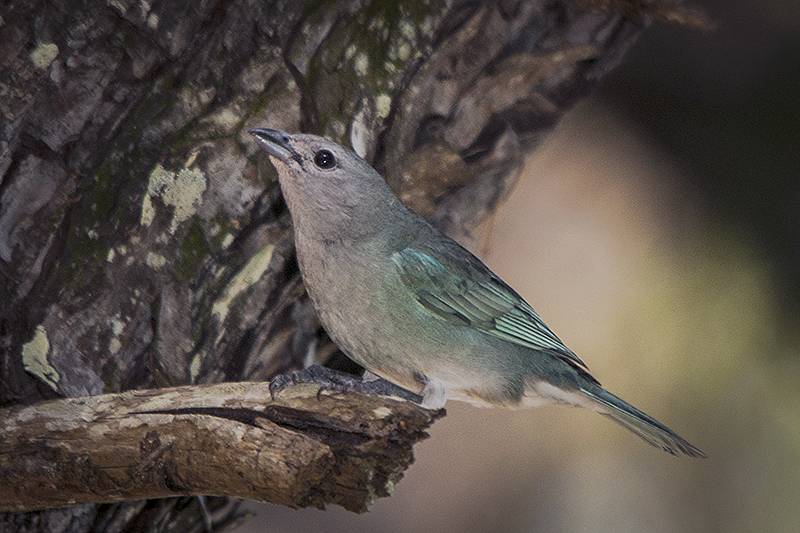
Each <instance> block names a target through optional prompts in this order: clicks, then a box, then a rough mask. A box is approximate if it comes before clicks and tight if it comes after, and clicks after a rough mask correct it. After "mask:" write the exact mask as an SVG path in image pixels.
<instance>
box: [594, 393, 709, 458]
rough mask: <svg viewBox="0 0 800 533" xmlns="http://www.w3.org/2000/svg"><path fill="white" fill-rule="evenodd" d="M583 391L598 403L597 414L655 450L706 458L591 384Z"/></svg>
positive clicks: (633, 409) (679, 438)
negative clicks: (637, 437)
mask: <svg viewBox="0 0 800 533" xmlns="http://www.w3.org/2000/svg"><path fill="white" fill-rule="evenodd" d="M581 392H582V393H583V394H585V395H586V396H588V397H589V398H590V399H592V400H593V401H594V402H595V404H597V407H598V408H597V411H598V412H599V413H600V414H601V415H603V416H606V417H608V418H610V419H611V420H613V421H614V422H616V423H617V424H619V425H621V426H622V427H624V428H626V429H629V430H630V431H632V432H634V433H636V434H637V435H639V436H640V437H641V438H643V439H644V440H646V441H647V442H649V443H650V444H652V445H653V446H655V447H656V448H661V449H662V450H664V451H665V452H669V453H671V454H672V455H678V452H680V453H684V454H686V455H688V456H689V457H702V458H705V457H706V454H704V453H703V452H701V451H700V450H698V449H697V448H695V447H694V446H692V445H691V444H689V443H688V442H686V441H685V440H683V439H682V438H681V437H679V436H678V435H676V434H675V433H674V432H673V431H672V430H670V429H669V428H667V427H666V426H664V425H662V424H661V423H659V422H658V421H657V420H655V419H654V418H652V417H650V416H648V415H646V414H644V413H643V412H641V411H639V410H638V409H636V408H635V407H633V406H632V405H629V404H628V403H626V402H624V401H622V400H620V399H619V398H617V397H616V396H614V395H613V394H611V393H610V392H608V391H606V390H605V389H603V388H601V387H599V386H595V385H594V384H592V385H587V386H584V387H582V388H581Z"/></svg>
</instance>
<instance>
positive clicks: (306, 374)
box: [269, 365, 422, 403]
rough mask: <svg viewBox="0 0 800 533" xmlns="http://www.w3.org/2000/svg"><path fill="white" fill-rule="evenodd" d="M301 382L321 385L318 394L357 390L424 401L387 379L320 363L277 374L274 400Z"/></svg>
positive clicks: (271, 388) (271, 387)
mask: <svg viewBox="0 0 800 533" xmlns="http://www.w3.org/2000/svg"><path fill="white" fill-rule="evenodd" d="M300 383H311V384H315V385H319V386H320V388H319V391H318V392H317V396H319V395H320V394H322V392H323V391H332V392H352V391H356V392H361V393H364V394H378V395H381V396H395V397H399V398H403V399H405V400H409V401H412V402H414V403H421V402H422V396H420V395H419V394H415V393H413V392H411V391H409V390H406V389H404V388H402V387H400V386H398V385H395V384H394V383H392V382H390V381H386V380H385V379H382V378H378V379H375V380H372V381H363V380H362V379H361V378H359V377H356V376H354V375H352V374H346V373H344V372H339V371H337V370H332V369H330V368H327V367H324V366H320V365H313V366H310V367H308V368H304V369H303V370H295V371H294V372H292V373H291V374H289V375H283V374H282V375H279V376H275V377H274V378H272V381H270V383H269V393H270V395H271V396H272V399H273V400H274V399H275V395H276V394H278V393H279V392H280V391H282V390H283V389H285V388H286V387H288V386H289V385H295V384H300Z"/></svg>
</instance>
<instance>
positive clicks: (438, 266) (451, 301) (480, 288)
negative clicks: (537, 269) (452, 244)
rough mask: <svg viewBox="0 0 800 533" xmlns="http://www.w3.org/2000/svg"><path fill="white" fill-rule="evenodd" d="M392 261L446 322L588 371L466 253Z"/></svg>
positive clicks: (417, 254)
mask: <svg viewBox="0 0 800 533" xmlns="http://www.w3.org/2000/svg"><path fill="white" fill-rule="evenodd" d="M392 261H394V264H395V266H396V268H397V271H398V273H399V274H400V278H401V280H402V281H403V283H404V284H405V286H406V287H407V288H408V289H409V290H410V291H411V292H412V293H413V294H414V296H415V297H416V298H417V300H418V301H419V303H420V304H422V305H423V306H424V307H425V308H426V309H428V310H429V311H431V312H432V313H434V314H436V315H437V316H439V317H441V318H443V319H444V320H447V321H448V322H451V323H453V324H456V325H460V326H469V327H472V328H475V329H478V330H480V331H483V332H485V333H488V334H489V335H494V336H495V337H499V338H501V339H504V340H506V341H509V342H513V343H516V344H519V345H522V346H526V347H528V348H533V349H535V350H544V351H548V352H551V353H552V352H556V353H557V354H558V355H559V356H561V357H564V358H565V359H568V360H570V361H571V362H573V363H575V364H577V365H579V366H582V367H584V368H586V365H585V364H584V363H583V361H581V360H580V359H578V356H577V355H575V354H574V353H572V351H571V350H570V349H569V348H567V347H566V346H564V343H562V342H561V340H560V339H559V338H558V337H556V335H555V334H554V333H553V332H552V331H550V328H548V327H547V325H545V323H544V322H543V321H542V319H541V318H540V317H539V315H538V314H536V311H534V310H533V308H532V307H531V306H530V305H528V303H527V302H526V301H525V300H523V299H522V297H521V296H520V295H519V294H517V293H516V292H515V291H514V289H512V288H511V287H509V286H508V285H507V284H506V283H505V282H504V281H503V280H501V279H500V278H498V277H497V276H496V275H495V274H494V273H493V272H492V271H491V270H489V269H488V268H487V267H486V266H485V265H484V264H483V263H481V262H480V260H478V259H477V258H476V257H475V256H473V255H472V254H470V253H469V252H467V251H466V250H464V249H462V248H460V247H459V248H458V249H457V250H455V251H451V250H447V251H444V252H442V251H439V250H436V251H433V250H424V251H423V250H421V249H418V248H405V249H403V250H401V251H399V252H396V253H394V254H393V255H392Z"/></svg>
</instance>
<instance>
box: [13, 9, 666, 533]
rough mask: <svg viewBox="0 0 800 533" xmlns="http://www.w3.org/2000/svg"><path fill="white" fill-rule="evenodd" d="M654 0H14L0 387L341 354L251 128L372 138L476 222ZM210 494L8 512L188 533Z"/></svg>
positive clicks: (385, 159) (402, 178) (31, 390)
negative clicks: (308, 290) (304, 275)
mask: <svg viewBox="0 0 800 533" xmlns="http://www.w3.org/2000/svg"><path fill="white" fill-rule="evenodd" d="M638 4H639V3H638V2H613V3H608V2H602V1H599V2H582V3H575V2H569V1H567V0H563V1H561V0H557V1H551V0H547V1H544V0H528V1H520V0H516V1H515V0H498V1H466V0H462V1H455V2H449V6H448V3H446V2H444V1H443V0H439V1H433V0H431V1H424V0H419V1H410V2H369V1H366V0H364V1H360V2H359V1H357V2H347V3H344V2H310V1H309V2H302V1H297V2H296V1H280V0H276V1H252V0H228V1H220V0H202V1H200V2H189V3H187V2H183V1H176V0H164V1H161V2H135V1H133V0H113V1H112V0H108V1H105V2H103V1H100V0H85V1H84V2H82V3H76V2H68V1H64V0H52V1H49V2H45V1H39V2H36V1H23V2H13V1H12V2H7V3H5V4H4V6H3V7H2V8H0V17H2V18H0V69H1V74H0V94H2V98H0V109H1V110H2V130H0V180H1V181H0V259H1V260H2V261H1V262H0V350H1V351H2V359H1V360H0V361H2V362H0V405H2V406H12V405H23V406H25V405H31V404H33V403H35V402H39V401H42V400H53V399H58V398H75V397H83V396H94V395H99V394H104V393H114V392H120V391H128V390H133V389H137V390H138V389H151V388H156V387H174V386H180V385H198V384H208V383H217V382H223V381H265V380H268V379H269V378H271V377H272V376H274V375H275V374H276V373H279V372H285V371H287V370H289V369H292V368H296V367H299V366H302V365H303V364H305V363H308V362H309V361H312V360H315V361H318V362H321V361H325V360H326V359H328V357H329V356H330V355H331V354H332V353H333V352H334V350H335V347H334V346H333V345H332V344H331V342H330V341H329V340H328V339H327V338H326V337H325V336H324V333H323V332H322V331H321V330H320V327H319V324H318V322H317V320H316V318H315V316H314V313H313V309H312V308H311V307H310V303H309V301H308V299H307V298H306V296H305V294H304V291H303V287H302V282H301V280H300V277H299V274H298V271H297V267H296V263H295V259H294V252H293V245H292V237H291V220H290V218H289V213H288V212H287V210H286V208H285V206H284V204H283V203H282V200H281V194H280V190H279V187H278V182H277V177H276V173H275V171H274V169H273V168H272V167H271V165H270V164H269V162H268V160H267V158H266V157H265V156H264V155H263V154H262V153H261V152H260V151H259V150H258V149H257V147H256V145H255V144H254V143H253V142H252V139H251V138H250V136H249V135H248V134H247V131H248V129H250V128H252V127H257V126H266V127H270V128H275V129H284V130H287V131H289V132H296V131H305V132H310V133H316V134H319V135H324V136H327V137H330V138H332V139H334V140H336V141H338V142H341V143H343V144H346V145H350V146H352V147H353V148H354V149H355V150H356V151H358V152H359V153H360V154H361V155H362V156H364V157H365V158H366V159H367V160H369V161H371V162H372V163H373V164H374V166H375V167H376V168H377V169H378V170H379V171H381V172H382V173H383V174H384V175H385V176H386V178H387V180H388V181H389V183H390V185H391V186H392V187H393V188H394V189H395V190H396V191H397V192H398V193H399V194H400V195H401V197H402V198H403V199H404V201H406V202H407V203H409V205H411V206H412V207H413V208H414V209H416V210H418V211H419V212H420V213H422V214H423V215H424V216H426V217H427V218H428V219H429V220H431V221H432V222H434V223H435V224H437V225H438V226H439V227H441V228H442V229H444V230H445V231H447V232H448V233H450V234H451V235H452V236H454V237H456V238H457V239H461V240H462V241H463V240H464V239H465V238H466V236H467V235H468V234H469V230H470V229H472V228H474V227H475V226H476V225H477V224H478V223H480V222H481V221H482V220H483V219H484V218H485V217H486V216H487V215H488V214H489V213H490V212H491V211H492V210H493V209H494V207H495V206H496V205H497V203H498V202H499V200H500V199H502V198H503V197H504V196H505V195H506V193H507V192H508V190H509V187H510V186H511V185H512V184H513V182H514V179H515V177H516V175H517V173H518V172H519V170H520V168H521V165H522V162H523V158H524V156H525V155H526V154H527V153H528V152H529V151H530V150H532V149H533V148H534V147H535V146H536V145H537V143H539V142H540V141H541V140H542V138H543V137H544V136H545V135H546V134H547V133H548V132H549V131H550V130H551V129H552V127H553V126H554V125H555V123H556V121H557V120H558V118H559V117H560V116H561V114H562V113H563V112H564V111H565V110H566V109H567V108H569V107H570V106H571V105H572V104H573V103H574V102H575V101H576V100H577V99H578V98H579V97H581V96H583V95H585V94H586V93H587V92H588V91H589V90H590V89H591V88H592V87H593V86H595V85H596V84H597V83H598V82H599V81H600V80H601V79H602V78H603V76H604V75H605V74H607V73H608V72H609V71H610V70H611V69H613V68H614V67H615V66H616V64H617V63H618V62H619V61H620V60H621V58H622V56H623V55H624V53H625V51H626V50H627V49H628V47H629V46H630V45H631V44H632V43H633V42H634V40H635V39H636V37H637V36H638V35H639V34H640V33H641V31H642V30H643V29H644V28H645V27H646V25H647V23H648V16H647V13H646V12H644V11H643V9H644V8H643V7H642V6H641V5H638ZM643 4H644V5H645V6H647V5H650V4H652V2H644V3H643ZM609 6H612V7H609ZM615 10H622V11H624V13H623V14H621V13H619V12H616V11H615ZM14 409H19V408H14ZM14 412H17V413H19V412H22V411H19V410H17V411H14ZM9 438H10V437H8V436H4V437H3V443H2V444H3V445H5V444H7V442H8V441H7V440H6V439H9ZM220 438H222V437H220ZM157 448H158V447H157V446H156V449H157ZM171 453H175V452H174V449H173V451H172V452H171ZM15 468H17V469H19V468H23V467H22V466H20V464H16V466H15ZM23 471H24V468H23ZM4 479H5V478H4ZM205 493H207V494H208V493H211V494H221V492H214V491H210V492H209V491H205ZM67 500H69V498H67V499H66V500H63V499H62V500H57V499H54V500H53V501H52V505H53V506H56V505H61V504H63V503H64V501H67ZM325 501H329V502H330V501H333V502H336V501H340V500H337V499H336V498H334V497H332V498H328V499H326V500H325ZM191 502H192V500H187V499H172V500H163V501H151V502H129V503H121V504H115V505H102V506H92V505H82V506H76V507H71V508H67V509H59V510H52V511H46V512H43V513H38V514H33V515H13V514H9V515H5V518H4V520H5V522H0V524H6V526H7V527H13V528H17V529H18V530H20V531H26V530H35V529H39V528H41V529H45V530H49V531H67V530H69V531H92V530H97V531H99V530H101V529H104V530H107V531H124V530H126V528H133V527H139V526H142V524H150V525H149V526H148V527H153V528H154V530H160V529H166V528H172V529H171V530H173V531H185V530H189V529H190V528H192V527H194V525H195V524H196V521H197V520H198V519H197V510H196V507H195V506H194V504H193V503H191ZM323 503H324V502H323V501H321V500H320V501H315V502H314V504H315V505H316V504H320V505H321V504H323ZM42 505H46V504H42ZM42 505H38V506H37V507H42ZM211 507H213V508H219V509H221V511H219V513H217V514H216V515H215V519H218V520H219V523H224V522H226V521H230V520H231V519H232V517H233V516H234V515H235V506H233V505H227V504H226V503H225V500H222V499H214V500H212V501H211ZM212 510H213V509H212ZM165 517H168V518H165ZM159 521H160V522H159ZM137 524H138V526H136V525H137ZM0 529H2V527H0Z"/></svg>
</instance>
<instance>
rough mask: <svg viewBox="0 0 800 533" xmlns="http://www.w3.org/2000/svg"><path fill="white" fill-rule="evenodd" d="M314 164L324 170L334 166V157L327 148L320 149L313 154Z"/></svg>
mask: <svg viewBox="0 0 800 533" xmlns="http://www.w3.org/2000/svg"><path fill="white" fill-rule="evenodd" d="M314 164H315V165H317V166H318V167H319V168H321V169H324V170H329V169H331V168H333V167H335V166H336V158H335V157H333V154H332V153H330V152H329V151H328V150H320V151H319V152H317V153H316V154H315V155H314Z"/></svg>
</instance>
